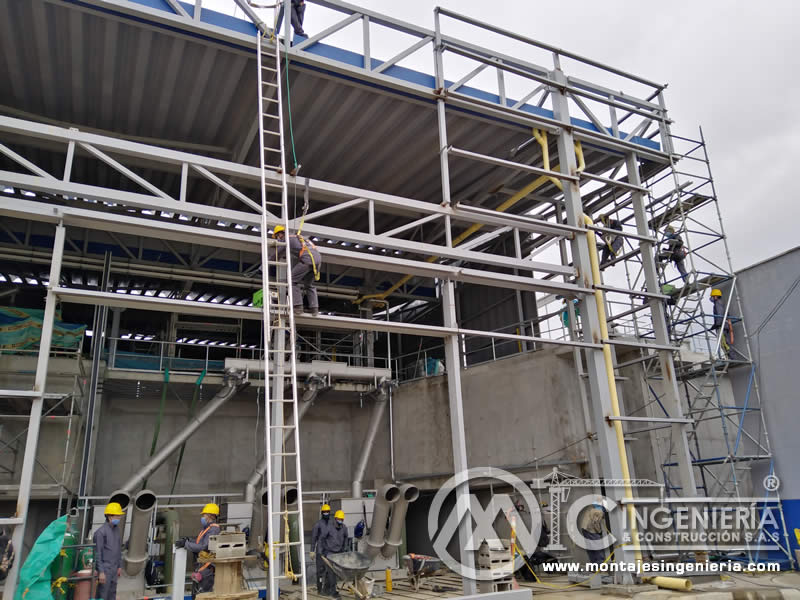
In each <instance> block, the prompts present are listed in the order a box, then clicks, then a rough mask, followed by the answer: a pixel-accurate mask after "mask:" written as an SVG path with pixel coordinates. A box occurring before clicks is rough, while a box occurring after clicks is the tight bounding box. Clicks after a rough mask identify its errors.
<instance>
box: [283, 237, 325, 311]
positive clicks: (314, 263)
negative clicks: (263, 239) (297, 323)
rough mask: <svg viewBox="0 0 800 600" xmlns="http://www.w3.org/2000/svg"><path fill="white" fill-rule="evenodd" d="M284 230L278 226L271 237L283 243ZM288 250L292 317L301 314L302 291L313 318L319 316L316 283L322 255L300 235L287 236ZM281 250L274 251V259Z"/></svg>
mask: <svg viewBox="0 0 800 600" xmlns="http://www.w3.org/2000/svg"><path fill="white" fill-rule="evenodd" d="M285 236H286V228H285V227H284V226H283V225H278V226H277V227H275V230H274V231H273V233H272V237H273V238H275V239H276V240H278V241H279V242H283V241H284V240H285V239H286V237H285ZM289 249H290V250H291V252H292V301H293V302H294V306H293V307H292V309H293V310H294V315H295V316H296V317H297V316H300V315H301V314H303V291H305V294H306V297H307V298H308V310H310V311H311V314H312V315H313V316H315V317H316V316H317V315H319V297H318V296H317V287H316V282H317V280H319V269H320V267H321V266H322V255H321V254H320V253H319V250H317V247H316V246H315V245H314V244H312V243H311V242H310V241H309V240H307V239H305V238H304V237H303V236H302V235H300V234H299V233H298V234H294V235H290V236H289ZM282 250H283V247H282V245H281V246H279V247H278V248H277V249H276V252H275V257H276V258H278V257H279V256H280V255H281V251H282Z"/></svg>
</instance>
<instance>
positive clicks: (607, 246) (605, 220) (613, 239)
mask: <svg viewBox="0 0 800 600" xmlns="http://www.w3.org/2000/svg"><path fill="white" fill-rule="evenodd" d="M600 223H601V224H602V225H603V227H604V228H606V229H613V230H614V231H622V223H620V222H619V221H618V220H617V219H612V218H610V217H609V216H608V215H602V216H601V217H600ZM597 233H598V235H600V232H599V231H598V232H597ZM600 238H601V239H602V240H603V255H602V257H601V258H600V266H603V265H605V264H606V263H608V262H611V261H612V260H613V259H614V258H615V257H616V256H617V254H618V253H619V251H620V250H621V249H622V242H623V240H622V236H621V235H615V234H613V233H606V232H603V233H602V235H600Z"/></svg>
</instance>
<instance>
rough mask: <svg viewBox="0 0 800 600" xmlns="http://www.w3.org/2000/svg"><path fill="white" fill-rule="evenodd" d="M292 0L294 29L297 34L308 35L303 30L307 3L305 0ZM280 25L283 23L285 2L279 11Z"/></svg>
mask: <svg viewBox="0 0 800 600" xmlns="http://www.w3.org/2000/svg"><path fill="white" fill-rule="evenodd" d="M291 2H292V29H294V32H295V34H296V35H302V36H303V37H306V32H305V31H303V19H304V18H305V16H306V3H305V0H291ZM277 23H278V27H280V26H281V25H282V24H283V3H281V8H280V10H279V11H278V21H277Z"/></svg>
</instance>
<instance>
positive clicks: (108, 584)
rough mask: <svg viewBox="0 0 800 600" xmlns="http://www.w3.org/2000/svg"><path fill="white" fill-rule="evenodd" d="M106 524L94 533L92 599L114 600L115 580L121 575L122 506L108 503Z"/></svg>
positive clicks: (116, 503) (115, 595)
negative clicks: (94, 582) (120, 524)
mask: <svg viewBox="0 0 800 600" xmlns="http://www.w3.org/2000/svg"><path fill="white" fill-rule="evenodd" d="M103 514H104V515H105V517H106V522H105V523H103V524H102V525H101V526H100V528H99V529H98V530H97V531H95V532H94V536H92V541H93V542H94V564H95V571H97V592H96V593H95V595H94V596H93V597H94V598H102V599H103V600H114V599H115V598H116V597H117V579H119V576H120V575H122V539H121V536H122V532H121V531H120V530H119V523H120V521H121V520H122V515H124V514H125V513H123V512H122V506H120V504H119V502H109V503H108V504H106V509H105V511H104V512H103Z"/></svg>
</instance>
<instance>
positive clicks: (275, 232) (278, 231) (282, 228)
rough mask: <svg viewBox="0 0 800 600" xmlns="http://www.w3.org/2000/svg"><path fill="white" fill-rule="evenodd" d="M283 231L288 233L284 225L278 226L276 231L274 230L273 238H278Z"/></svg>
mask: <svg viewBox="0 0 800 600" xmlns="http://www.w3.org/2000/svg"><path fill="white" fill-rule="evenodd" d="M281 231H286V227H284V226H283V225H276V226H275V229H273V230H272V237H276V236H277V235H278V234H279V233H280V232H281Z"/></svg>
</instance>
